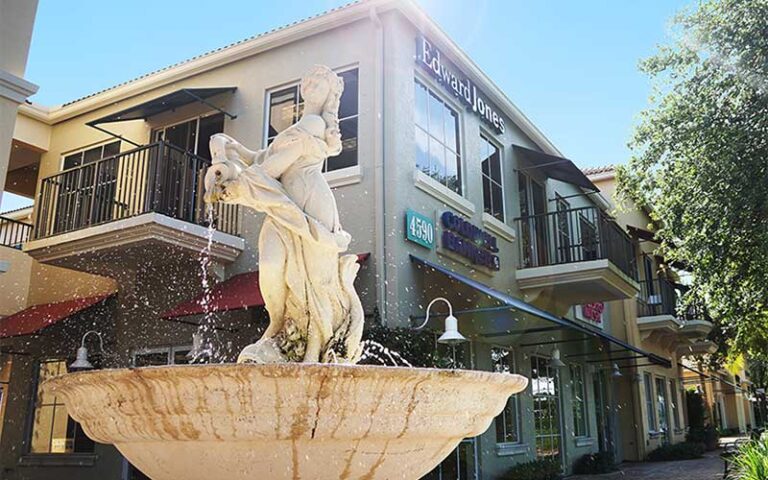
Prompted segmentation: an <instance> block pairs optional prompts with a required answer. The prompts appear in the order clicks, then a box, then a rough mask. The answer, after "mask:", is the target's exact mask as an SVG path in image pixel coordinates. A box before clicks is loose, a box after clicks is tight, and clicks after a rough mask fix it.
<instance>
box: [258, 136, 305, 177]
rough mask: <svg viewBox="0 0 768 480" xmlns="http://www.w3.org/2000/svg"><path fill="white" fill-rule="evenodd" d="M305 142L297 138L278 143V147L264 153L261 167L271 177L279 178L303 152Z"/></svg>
mask: <svg viewBox="0 0 768 480" xmlns="http://www.w3.org/2000/svg"><path fill="white" fill-rule="evenodd" d="M304 146H305V143H304V142H302V141H301V140H299V139H295V140H291V141H288V142H285V143H284V144H282V145H280V148H278V149H274V150H270V151H269V152H268V154H267V155H264V160H263V161H262V162H261V168H262V169H263V170H264V171H265V172H266V174H267V175H269V176H270V177H272V178H275V179H277V178H280V177H281V176H282V175H283V173H284V172H285V171H286V170H287V169H288V167H290V166H291V165H292V164H293V163H294V162H295V161H296V160H298V158H299V157H301V156H302V155H303V154H304V153H305V152H304Z"/></svg>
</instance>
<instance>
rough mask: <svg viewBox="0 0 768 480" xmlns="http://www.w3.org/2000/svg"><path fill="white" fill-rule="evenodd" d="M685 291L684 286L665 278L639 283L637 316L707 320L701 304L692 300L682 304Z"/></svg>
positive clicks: (707, 317)
mask: <svg viewBox="0 0 768 480" xmlns="http://www.w3.org/2000/svg"><path fill="white" fill-rule="evenodd" d="M686 290H687V287H686V286H684V285H680V284H678V283H673V282H671V281H669V280H667V279H665V278H655V279H653V280H650V281H648V280H643V281H642V282H640V294H639V296H638V297H637V309H638V311H637V315H638V316H639V317H652V316H656V315H671V316H673V317H676V318H678V319H680V320H709V316H708V314H707V311H706V309H705V307H704V303H703V302H701V301H699V300H694V301H691V302H688V303H684V301H683V295H684V294H685V291H686Z"/></svg>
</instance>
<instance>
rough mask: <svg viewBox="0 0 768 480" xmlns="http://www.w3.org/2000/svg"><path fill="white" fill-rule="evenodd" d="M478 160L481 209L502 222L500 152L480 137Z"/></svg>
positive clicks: (502, 202)
mask: <svg viewBox="0 0 768 480" xmlns="http://www.w3.org/2000/svg"><path fill="white" fill-rule="evenodd" d="M480 160H481V166H482V176H483V208H484V210H485V212H486V213H488V214H490V215H492V216H493V217H495V218H496V219H498V220H499V221H502V222H503V221H504V188H503V186H502V180H501V151H500V150H499V147H497V146H496V145H494V144H493V143H491V141H490V140H488V139H487V138H485V137H484V136H482V135H480Z"/></svg>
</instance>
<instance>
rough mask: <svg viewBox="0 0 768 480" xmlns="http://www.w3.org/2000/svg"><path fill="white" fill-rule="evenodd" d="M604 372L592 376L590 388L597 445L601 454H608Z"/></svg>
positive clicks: (608, 434)
mask: <svg viewBox="0 0 768 480" xmlns="http://www.w3.org/2000/svg"><path fill="white" fill-rule="evenodd" d="M605 373H606V372H604V371H599V372H596V373H595V374H594V375H593V376H592V387H593V390H594V396H595V419H596V420H597V443H598V447H599V449H600V451H601V452H609V451H611V448H610V431H609V429H608V428H609V427H608V413H609V409H608V389H607V387H606V380H605Z"/></svg>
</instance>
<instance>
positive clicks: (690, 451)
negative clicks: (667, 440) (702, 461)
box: [648, 442, 705, 462]
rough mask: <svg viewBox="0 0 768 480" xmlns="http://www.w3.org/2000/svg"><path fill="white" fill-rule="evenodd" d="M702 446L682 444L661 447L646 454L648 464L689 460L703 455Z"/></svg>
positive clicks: (690, 443)
mask: <svg viewBox="0 0 768 480" xmlns="http://www.w3.org/2000/svg"><path fill="white" fill-rule="evenodd" d="M704 451H705V448H704V444H703V443H697V442H682V443H676V444H674V445H663V446H661V447H659V448H657V449H656V450H654V451H652V452H651V453H649V454H648V461H649V462H666V461H670V460H691V459H694V458H701V456H702V455H704Z"/></svg>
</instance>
